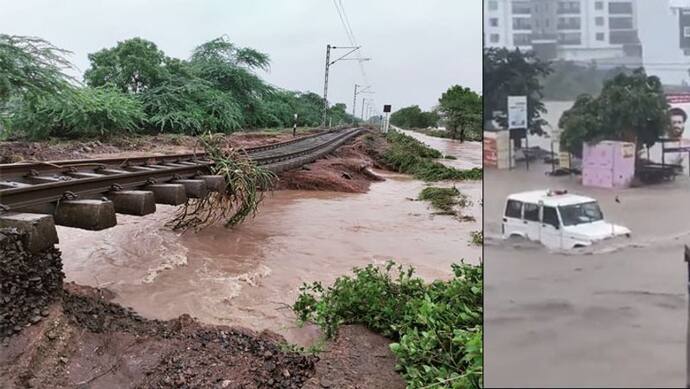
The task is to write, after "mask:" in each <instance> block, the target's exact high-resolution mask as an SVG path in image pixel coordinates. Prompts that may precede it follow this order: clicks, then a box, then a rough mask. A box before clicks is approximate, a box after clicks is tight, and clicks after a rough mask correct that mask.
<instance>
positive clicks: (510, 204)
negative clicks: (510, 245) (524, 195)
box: [503, 200, 525, 238]
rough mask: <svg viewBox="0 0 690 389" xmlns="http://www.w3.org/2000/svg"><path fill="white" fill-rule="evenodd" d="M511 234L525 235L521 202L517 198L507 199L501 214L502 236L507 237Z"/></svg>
mask: <svg viewBox="0 0 690 389" xmlns="http://www.w3.org/2000/svg"><path fill="white" fill-rule="evenodd" d="M511 235H519V236H525V227H524V225H523V223H522V202H521V201H517V200H508V201H507V202H506V209H505V212H504V214H503V236H504V237H506V238H509V237H510V236H511Z"/></svg>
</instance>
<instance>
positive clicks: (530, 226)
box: [522, 203, 541, 241]
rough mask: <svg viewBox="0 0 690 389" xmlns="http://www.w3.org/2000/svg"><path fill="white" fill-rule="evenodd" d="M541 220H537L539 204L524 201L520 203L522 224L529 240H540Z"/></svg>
mask: <svg viewBox="0 0 690 389" xmlns="http://www.w3.org/2000/svg"><path fill="white" fill-rule="evenodd" d="M540 223H541V221H540V220H539V205H537V204H532V203H524V204H523V205H522V224H523V225H524V227H525V234H526V235H527V237H528V238H529V239H531V240H536V241H539V240H541V236H540V233H541V228H540Z"/></svg>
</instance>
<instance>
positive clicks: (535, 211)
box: [524, 203, 539, 222]
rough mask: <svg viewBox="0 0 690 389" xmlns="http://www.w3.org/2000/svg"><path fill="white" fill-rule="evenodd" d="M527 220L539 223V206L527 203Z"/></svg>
mask: <svg viewBox="0 0 690 389" xmlns="http://www.w3.org/2000/svg"><path fill="white" fill-rule="evenodd" d="M524 214H525V220H529V221H533V222H538V221H539V206H538V205H537V204H529V203H525V212H524Z"/></svg>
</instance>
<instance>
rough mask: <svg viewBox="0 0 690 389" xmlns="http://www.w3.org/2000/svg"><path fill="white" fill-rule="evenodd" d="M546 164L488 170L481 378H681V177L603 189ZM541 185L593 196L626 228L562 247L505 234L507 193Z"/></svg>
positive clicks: (635, 381)
mask: <svg viewBox="0 0 690 389" xmlns="http://www.w3.org/2000/svg"><path fill="white" fill-rule="evenodd" d="M547 169H550V167H547V166H545V165H543V164H537V165H535V166H534V167H533V169H532V170H531V171H529V172H527V171H525V170H524V167H520V168H518V169H515V170H513V171H499V170H495V169H490V170H487V171H486V172H485V187H486V191H485V207H486V208H485V217H486V219H485V251H484V255H485V261H484V266H485V269H484V275H485V377H486V382H485V384H486V386H487V387H516V386H517V387H530V386H531V387H535V386H536V387H559V386H560V387H563V386H566V385H567V386H569V387H582V386H590V387H592V386H593V387H602V386H617V387H681V386H684V385H685V344H686V343H685V342H686V320H687V316H686V315H687V313H686V309H687V302H686V301H687V298H686V293H687V292H686V282H687V273H686V272H687V270H686V266H687V265H686V263H685V262H684V261H683V245H684V244H685V243H690V206H689V205H688V204H689V201H688V200H690V196H688V195H689V190H690V180H688V178H687V177H678V178H677V180H676V181H675V182H671V183H665V184H659V185H654V186H648V187H643V188H630V189H625V190H606V189H594V188H585V187H583V186H581V185H580V183H579V182H578V179H577V178H575V177H558V178H556V177H548V176H545V175H544V171H545V170H547ZM546 188H551V189H568V190H569V191H570V192H575V193H580V194H584V195H588V196H590V197H594V198H596V199H598V200H599V202H600V205H601V207H602V210H603V212H604V216H605V218H606V219H608V220H609V221H611V222H614V223H616V224H621V225H624V226H626V227H628V228H630V229H631V230H632V237H631V238H628V239H626V238H622V239H621V240H619V241H616V242H606V243H603V242H602V243H600V244H597V245H595V246H594V247H593V248H587V249H582V250H581V251H575V252H571V253H563V252H554V251H549V250H547V249H546V248H544V247H542V246H540V245H539V244H536V243H532V242H524V241H522V242H513V241H503V240H502V239H501V238H500V231H501V227H500V223H501V215H502V212H503V207H504V202H505V197H506V196H507V195H508V194H510V193H514V192H521V191H526V190H535V189H546ZM616 196H618V198H619V201H620V202H616V201H615V197H616Z"/></svg>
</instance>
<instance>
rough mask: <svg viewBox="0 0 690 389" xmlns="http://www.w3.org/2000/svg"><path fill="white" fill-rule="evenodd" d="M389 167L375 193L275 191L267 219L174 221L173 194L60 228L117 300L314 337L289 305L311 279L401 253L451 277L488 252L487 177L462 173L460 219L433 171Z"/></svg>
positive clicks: (78, 267)
mask: <svg viewBox="0 0 690 389" xmlns="http://www.w3.org/2000/svg"><path fill="white" fill-rule="evenodd" d="M445 142H453V141H445ZM452 149H453V146H452V145H451V146H448V150H449V151H445V150H441V151H442V152H444V153H449V154H450V153H451V151H450V150H452ZM457 150H459V151H460V152H461V153H462V154H457V155H456V156H457V157H458V158H459V159H460V160H465V158H466V159H467V160H469V161H472V162H469V163H470V164H474V163H477V161H478V162H480V161H481V147H478V148H476V147H475V148H474V149H471V148H470V149H468V148H467V147H465V146H460V147H459V148H458V149H457ZM473 166H474V165H473ZM377 173H378V174H380V175H382V176H384V177H385V178H386V181H384V182H378V183H374V184H372V186H371V189H370V191H369V192H368V193H365V194H345V193H335V192H308V191H277V192H274V193H272V194H269V195H267V197H266V199H265V200H264V203H263V204H262V205H261V208H260V211H259V213H258V215H257V216H256V218H255V219H252V220H248V221H247V222H245V223H244V224H242V225H241V226H238V227H236V228H234V229H226V228H224V227H222V226H218V227H211V228H208V229H206V230H203V231H201V232H199V233H193V232H187V233H185V234H179V233H176V232H172V231H170V230H169V229H168V228H166V227H165V226H164V223H165V221H166V220H169V219H170V217H171V216H172V215H173V214H174V212H175V208H174V207H170V206H163V205H158V210H157V212H156V213H155V214H152V215H148V216H145V217H131V216H125V215H118V225H117V226H116V227H114V228H111V229H108V230H105V231H100V232H91V231H82V230H76V229H71V228H59V235H60V249H61V250H62V252H63V262H64V269H65V273H66V276H67V280H68V281H75V282H77V283H79V284H85V285H90V286H99V287H106V288H108V289H110V290H112V291H113V292H115V293H116V294H117V298H116V299H115V302H117V303H120V304H122V305H124V306H129V307H132V308H134V309H135V310H136V311H138V312H139V313H140V314H142V315H143V316H145V317H149V318H160V319H169V318H173V317H177V316H179V315H181V314H183V313H188V314H190V315H192V316H194V317H197V318H198V319H200V320H201V321H203V322H207V323H214V324H227V325H240V326H245V327H249V328H252V329H255V330H262V329H265V328H266V329H270V330H273V331H276V332H278V333H280V334H282V335H284V336H285V337H286V338H287V339H288V340H289V341H293V342H297V343H300V344H308V343H310V342H311V341H313V340H314V338H315V337H316V336H318V332H317V331H316V330H315V329H314V328H303V329H299V328H297V326H296V324H295V317H294V315H293V314H292V312H291V310H290V309H289V308H288V305H290V304H292V303H294V301H295V299H296V298H297V296H298V294H299V287H300V285H301V284H302V283H303V282H313V281H321V282H324V283H326V284H330V283H331V282H333V281H334V280H335V279H336V278H337V277H338V276H340V275H343V274H347V273H349V272H350V270H351V269H352V268H353V267H355V266H360V267H362V266H366V265H367V264H383V263H385V262H386V261H387V260H389V259H394V260H396V261H397V262H400V263H403V264H410V265H414V266H415V267H416V268H417V270H418V273H419V274H420V275H421V276H423V277H425V278H427V279H435V278H447V277H449V276H450V274H451V270H450V269H451V264H452V263H453V262H458V261H460V260H461V259H465V260H467V261H468V262H472V263H478V262H479V259H480V257H481V247H478V246H475V245H472V244H470V239H471V237H470V234H471V232H472V231H476V230H480V229H481V216H482V210H481V205H480V199H481V182H466V183H465V182H463V183H455V184H456V186H457V187H458V189H459V190H460V191H461V192H463V193H466V194H467V195H469V196H470V197H471V198H472V199H473V203H474V204H473V205H472V206H471V207H470V208H468V209H465V210H464V213H465V214H468V215H472V216H474V217H475V218H476V221H475V222H460V221H458V220H456V219H454V218H452V217H449V216H441V215H433V211H432V210H430V209H429V207H428V205H427V204H426V203H424V202H420V201H413V200H412V199H414V198H416V197H417V195H418V194H419V192H420V191H421V190H422V189H423V188H424V187H425V184H424V183H423V182H420V181H417V180H414V179H411V178H410V177H409V176H405V175H400V174H392V173H387V172H382V171H377ZM441 185H446V186H450V185H451V183H441Z"/></svg>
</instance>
